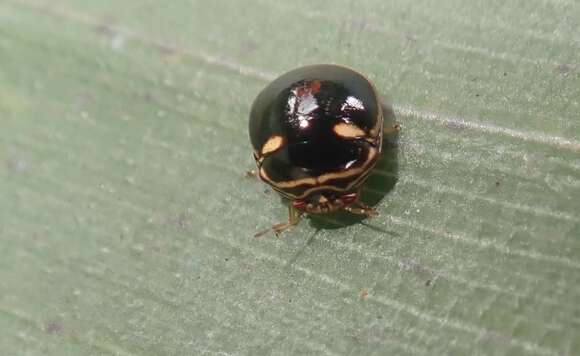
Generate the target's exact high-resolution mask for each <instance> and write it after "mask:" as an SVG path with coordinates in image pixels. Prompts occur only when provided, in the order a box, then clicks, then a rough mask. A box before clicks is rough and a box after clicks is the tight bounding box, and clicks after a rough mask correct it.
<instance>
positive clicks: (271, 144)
mask: <svg viewBox="0 0 580 356" xmlns="http://www.w3.org/2000/svg"><path fill="white" fill-rule="evenodd" d="M283 145H284V138H283V137H282V136H279V135H273V136H272V137H270V138H269V139H268V141H266V143H265V144H264V146H262V152H261V153H262V154H263V155H266V154H268V153H272V152H274V151H277V150H279V149H280V148H282V146H283Z"/></svg>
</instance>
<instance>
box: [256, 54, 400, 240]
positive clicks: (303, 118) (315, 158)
mask: <svg viewBox="0 0 580 356" xmlns="http://www.w3.org/2000/svg"><path fill="white" fill-rule="evenodd" d="M383 125H384V119H383V107H382V102H381V99H380V97H379V95H378V94H377V91H376V89H375V87H374V85H373V84H372V83H371V82H370V81H369V80H368V79H367V78H366V77H364V76H363V75H362V74H360V73H358V72H357V71H355V70H353V69H350V68H347V67H343V66H339V65H334V64H319V65H310V66H305V67H300V68H297V69H294V70H291V71H289V72H287V73H285V74H282V75H281V76H279V77H278V78H276V79H274V80H273V81H272V82H271V83H270V84H268V85H267V86H266V87H265V88H264V89H263V90H262V91H261V92H260V93H259V94H258V96H257V97H256V99H255V100H254V102H253V104H252V107H251V111H250V122H249V134H250V141H251V144H252V147H253V155H254V159H255V161H256V165H257V170H256V171H254V174H255V175H257V176H259V177H260V178H261V179H262V180H263V181H264V182H266V183H267V184H269V185H270V186H272V188H274V189H275V190H276V191H277V192H279V193H280V194H281V195H282V196H283V197H285V198H287V199H288V200H289V201H290V202H289V205H288V206H289V218H288V221H287V222H284V223H280V224H276V225H274V226H272V227H271V228H269V229H267V230H264V231H261V232H259V233H257V234H256V237H257V236H261V235H263V234H265V233H267V232H269V231H273V232H274V233H276V235H278V234H279V233H280V232H282V231H284V230H286V229H288V228H290V227H292V226H294V225H296V224H298V222H299V221H300V218H301V216H302V215H304V214H324V213H332V212H336V211H339V210H345V211H348V212H350V213H353V214H358V215H363V216H367V217H372V216H375V215H377V213H376V211H375V210H374V209H373V208H372V207H370V206H367V205H366V204H364V203H363V202H362V201H361V199H360V196H361V194H360V191H361V187H362V184H363V182H364V181H365V179H366V178H367V177H368V176H369V173H370V172H371V170H372V168H373V167H374V166H375V164H376V162H377V161H378V159H379V156H380V154H381V145H382V140H383V135H385V134H388V133H390V132H395V131H398V130H399V125H398V124H394V125H392V126H391V127H389V128H384V127H383Z"/></svg>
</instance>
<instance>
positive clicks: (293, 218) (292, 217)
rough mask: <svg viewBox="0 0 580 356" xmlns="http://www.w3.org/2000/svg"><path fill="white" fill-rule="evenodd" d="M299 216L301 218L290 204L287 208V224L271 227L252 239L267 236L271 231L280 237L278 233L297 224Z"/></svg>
mask: <svg viewBox="0 0 580 356" xmlns="http://www.w3.org/2000/svg"><path fill="white" fill-rule="evenodd" d="M301 216H302V214H301V213H300V212H299V211H298V210H296V208H294V207H293V206H292V204H290V206H289V207H288V222H285V223H280V224H276V225H274V226H272V227H271V228H269V229H266V230H263V231H260V232H258V233H257V234H255V235H254V237H260V236H263V235H265V234H267V233H268V232H270V231H272V232H273V233H275V234H276V236H280V233H281V232H282V231H284V230H286V229H289V228H291V227H292V226H294V225H296V224H298V223H299V222H300V217H301Z"/></svg>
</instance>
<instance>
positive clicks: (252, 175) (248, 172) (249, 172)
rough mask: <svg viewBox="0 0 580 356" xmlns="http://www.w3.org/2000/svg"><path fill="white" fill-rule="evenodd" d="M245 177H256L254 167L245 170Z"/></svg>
mask: <svg viewBox="0 0 580 356" xmlns="http://www.w3.org/2000/svg"><path fill="white" fill-rule="evenodd" d="M246 177H248V178H257V177H258V171H257V170H255V169H250V170H248V171H246Z"/></svg>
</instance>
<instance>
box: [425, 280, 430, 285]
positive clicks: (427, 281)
mask: <svg viewBox="0 0 580 356" xmlns="http://www.w3.org/2000/svg"><path fill="white" fill-rule="evenodd" d="M425 285H426V286H427V287H431V280H430V279H428V280H426V281H425Z"/></svg>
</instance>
